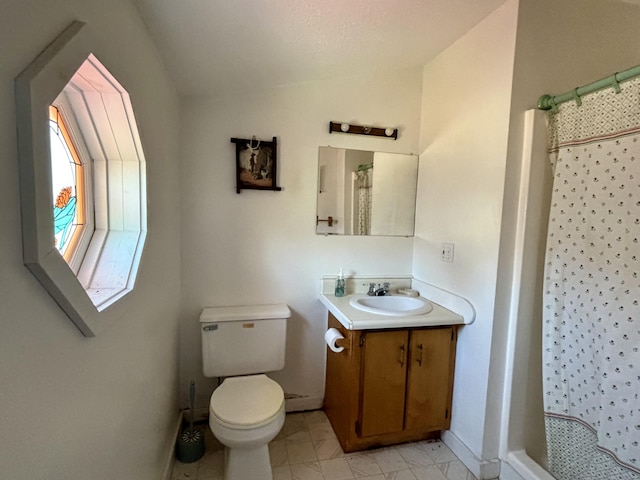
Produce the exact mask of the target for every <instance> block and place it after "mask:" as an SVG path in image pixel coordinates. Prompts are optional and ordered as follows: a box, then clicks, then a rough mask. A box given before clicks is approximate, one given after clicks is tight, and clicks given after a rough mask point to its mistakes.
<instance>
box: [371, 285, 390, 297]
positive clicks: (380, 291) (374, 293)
mask: <svg viewBox="0 0 640 480" xmlns="http://www.w3.org/2000/svg"><path fill="white" fill-rule="evenodd" d="M389 286H390V284H389V282H384V283H383V284H382V286H380V284H379V283H378V285H377V287H378V288H376V284H375V283H370V284H369V291H368V292H367V295H369V296H370V297H382V296H384V295H386V294H387V293H389Z"/></svg>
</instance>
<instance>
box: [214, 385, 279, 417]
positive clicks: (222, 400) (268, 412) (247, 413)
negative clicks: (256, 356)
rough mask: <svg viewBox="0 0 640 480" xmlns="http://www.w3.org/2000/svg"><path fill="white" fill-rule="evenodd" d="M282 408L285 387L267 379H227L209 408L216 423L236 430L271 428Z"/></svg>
mask: <svg viewBox="0 0 640 480" xmlns="http://www.w3.org/2000/svg"><path fill="white" fill-rule="evenodd" d="M283 408H284V392H283V390H282V387H281V386H280V385H278V384H277V383H276V382H274V381H273V380H271V379H270V378H269V377H267V376H266V375H249V376H245V377H230V378H227V379H225V380H224V382H222V385H220V386H219V387H218V388H216V389H215V390H214V392H213V395H211V401H210V404H209V409H210V412H211V414H213V415H214V416H215V419H216V421H217V422H219V423H221V424H222V425H225V426H227V427H229V428H234V429H250V428H257V427H260V426H262V425H265V424H268V423H269V422H271V421H272V420H273V419H274V417H276V416H277V415H278V414H279V413H280V412H281V411H282V410H283Z"/></svg>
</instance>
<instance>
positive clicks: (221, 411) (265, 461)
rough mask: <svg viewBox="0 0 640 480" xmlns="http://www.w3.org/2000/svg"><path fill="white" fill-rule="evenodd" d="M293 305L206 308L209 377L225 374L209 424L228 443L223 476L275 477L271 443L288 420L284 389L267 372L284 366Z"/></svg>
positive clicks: (242, 479) (231, 479)
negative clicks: (290, 307) (270, 448)
mask: <svg viewBox="0 0 640 480" xmlns="http://www.w3.org/2000/svg"><path fill="white" fill-rule="evenodd" d="M290 316H291V311H290V310H289V307H287V306H286V305H284V304H278V305H255V306H239V307H210V308H205V309H204V310H203V311H202V313H201V315H200V326H201V336H202V367H203V372H204V375H205V377H219V378H221V379H222V378H224V380H223V381H222V383H221V384H220V385H219V386H218V388H216V389H215V390H214V392H213V394H212V395H211V401H210V402H209V427H210V428H211V431H212V432H213V435H214V436H215V437H216V438H217V439H218V440H219V441H220V443H222V444H223V445H224V446H225V456H224V457H225V460H224V478H225V480H248V479H251V480H272V478H273V475H272V473H271V462H270V459H269V445H268V444H269V442H270V441H271V440H273V439H274V438H275V436H276V435H277V434H278V432H279V431H280V429H281V428H282V425H283V424H284V418H285V409H284V405H285V403H284V391H283V390H282V387H280V385H278V384H277V383H276V382H275V381H273V380H271V379H270V378H269V377H267V376H266V375H265V373H266V372H272V371H276V370H282V369H283V368H284V352H285V341H286V332H287V319H288V318H289V317H290Z"/></svg>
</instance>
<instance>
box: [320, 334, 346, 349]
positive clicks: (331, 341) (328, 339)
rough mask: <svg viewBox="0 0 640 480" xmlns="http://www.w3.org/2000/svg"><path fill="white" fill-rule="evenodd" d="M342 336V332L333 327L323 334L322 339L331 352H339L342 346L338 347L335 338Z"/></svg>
mask: <svg viewBox="0 0 640 480" xmlns="http://www.w3.org/2000/svg"><path fill="white" fill-rule="evenodd" d="M341 338H344V337H343V336H342V334H341V333H340V332H339V331H338V330H337V329H335V328H330V329H329V330H327V331H326V332H325V334H324V341H325V343H326V344H327V345H328V346H329V348H330V349H331V351H332V352H336V353H340V352H341V351H343V350H344V347H338V346H337V345H336V340H339V339H341Z"/></svg>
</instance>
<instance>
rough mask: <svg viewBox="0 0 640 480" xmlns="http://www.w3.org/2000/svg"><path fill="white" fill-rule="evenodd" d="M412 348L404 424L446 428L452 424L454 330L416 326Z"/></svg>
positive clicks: (409, 427) (408, 427) (407, 425)
mask: <svg viewBox="0 0 640 480" xmlns="http://www.w3.org/2000/svg"><path fill="white" fill-rule="evenodd" d="M410 348H411V353H410V357H409V358H410V365H409V372H408V380H407V383H408V385H407V399H406V424H405V428H406V429H407V430H412V429H432V430H435V429H437V430H442V429H446V428H448V427H449V424H450V415H449V408H450V405H451V393H452V388H453V367H454V362H455V330H454V328H452V327H445V328H433V329H425V330H413V331H412V332H411V347H410Z"/></svg>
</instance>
